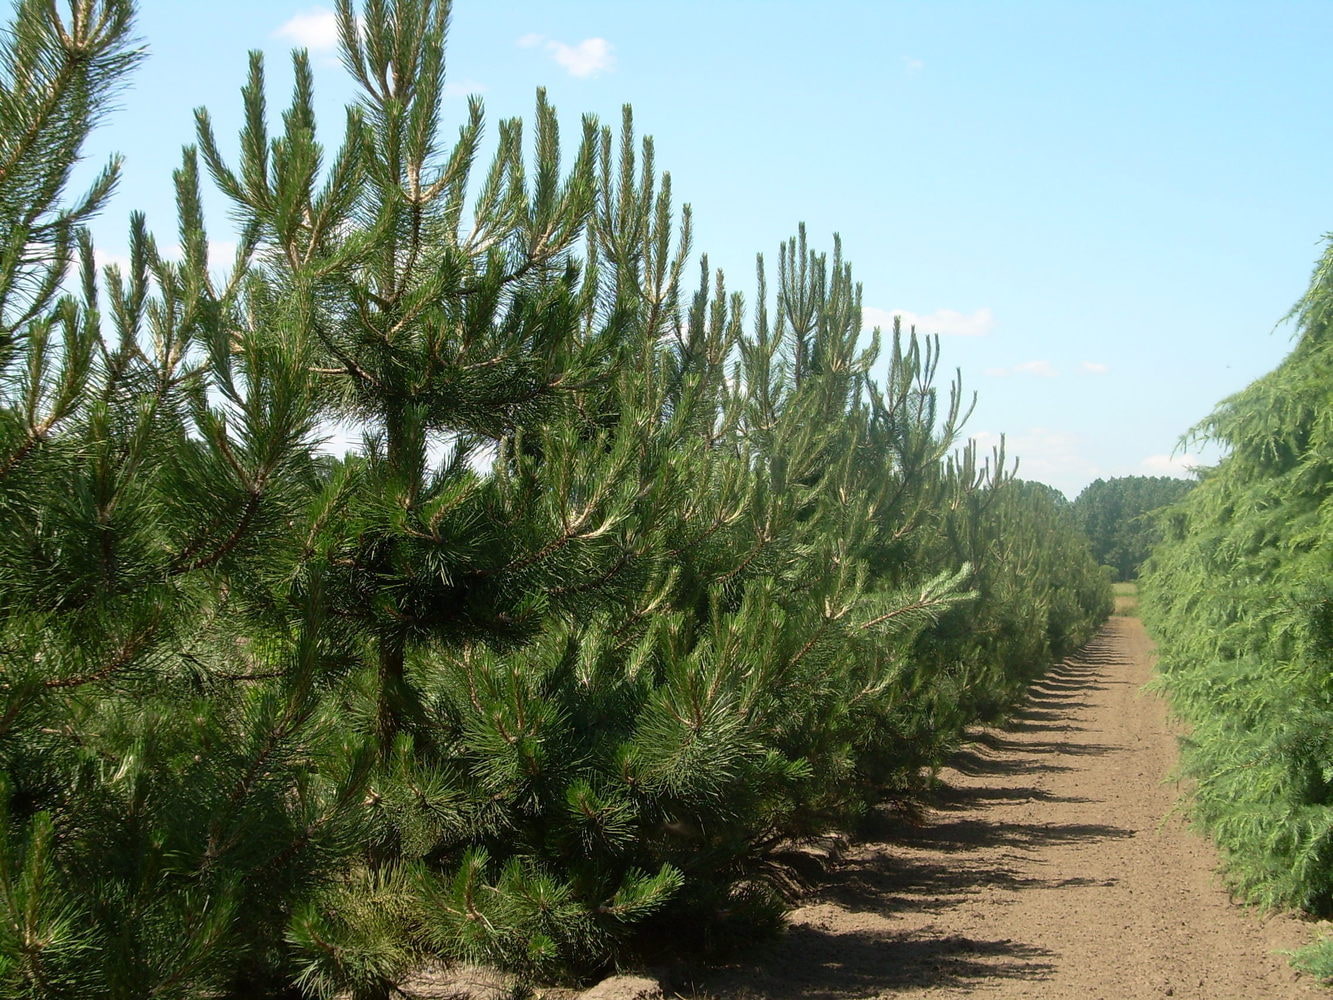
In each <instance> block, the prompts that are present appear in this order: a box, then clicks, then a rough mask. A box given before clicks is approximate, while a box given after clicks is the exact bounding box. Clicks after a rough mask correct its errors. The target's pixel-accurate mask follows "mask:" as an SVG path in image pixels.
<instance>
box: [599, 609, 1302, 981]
mask: <svg viewBox="0 0 1333 1000" xmlns="http://www.w3.org/2000/svg"><path fill="white" fill-rule="evenodd" d="M1151 661H1152V649H1151V644H1150V642H1149V640H1148V638H1147V636H1146V635H1145V634H1144V632H1143V628H1142V626H1141V625H1140V623H1139V622H1138V620H1137V619H1133V618H1113V619H1112V620H1111V621H1110V622H1108V623H1107V625H1106V626H1105V627H1104V628H1103V629H1102V631H1101V633H1100V634H1099V635H1098V636H1097V638H1096V639H1094V640H1093V642H1092V643H1091V644H1090V645H1089V646H1088V647H1087V648H1086V649H1084V650H1083V651H1082V653H1081V654H1080V655H1078V656H1076V657H1074V658H1071V659H1070V660H1068V661H1066V662H1065V663H1062V664H1060V665H1058V666H1056V667H1055V668H1053V669H1052V670H1051V671H1050V672H1049V673H1048V674H1047V676H1046V677H1045V678H1043V679H1042V680H1041V681H1039V682H1038V683H1037V684H1035V685H1033V687H1032V689H1031V692H1030V698H1029V699H1028V702H1027V704H1026V707H1025V708H1024V710H1023V711H1021V712H1019V713H1018V714H1017V716H1016V717H1015V718H1014V720H1013V722H1012V723H1011V724H1010V725H1009V726H1007V727H1006V728H1005V729H1003V730H981V731H978V732H976V733H974V734H973V738H974V742H973V743H972V744H971V745H970V746H969V747H968V748H967V749H966V750H965V751H964V752H962V753H960V754H959V755H958V758H957V760H956V761H955V762H954V766H953V767H952V768H950V769H948V770H946V771H945V772H943V773H942V775H941V779H942V783H941V792H940V795H939V798H938V801H937V802H935V803H934V805H933V806H932V808H931V809H930V810H929V812H928V814H927V816H926V817H925V818H924V821H923V822H922V823H921V824H920V825H916V826H903V825H902V824H899V825H898V826H897V827H896V828H895V829H894V830H893V831H892V834H891V836H890V837H886V841H888V842H886V843H881V844H866V845H861V846H860V847H858V848H857V849H856V850H855V851H853V852H851V853H850V854H849V855H848V856H847V857H846V858H844V859H843V860H842V862H840V863H839V864H837V865H835V866H834V867H833V869H832V870H831V871H830V872H829V874H828V875H827V876H826V879H825V882H824V884H823V886H822V887H821V888H820V889H818V890H817V891H816V892H814V893H813V894H812V895H811V896H810V897H809V899H808V900H807V902H806V903H805V905H803V906H801V907H800V908H799V909H797V910H796V911H795V912H794V913H792V915H791V921H790V929H789V930H788V931H787V933H786V934H785V935H784V936H783V937H782V939H781V940H780V941H778V942H777V943H775V944H774V945H773V946H772V947H770V948H768V949H767V950H766V951H765V952H764V953H762V954H760V955H758V956H757V957H756V958H755V959H754V960H753V961H752V962H749V963H746V964H744V965H742V966H736V967H732V968H728V969H724V970H718V971H717V972H715V973H712V974H709V975H706V976H701V977H699V978H698V979H697V981H694V982H690V983H685V982H676V983H672V984H671V992H675V993H677V995H685V996H691V995H693V996H698V997H712V998H717V1000H754V998H760V997H763V998H772V1000H789V998H790V1000H795V998H798V997H799V998H801V1000H844V998H868V997H924V996H929V997H972V996H977V997H986V998H999V1000H1003V998H1008V997H1041V998H1051V1000H1065V998H1078V1000H1121V998H1142V997H1158V996H1173V997H1177V998H1180V1000H1285V998H1289V997H1318V996H1324V997H1327V996H1328V994H1327V993H1326V992H1325V991H1323V990H1322V989H1320V988H1319V987H1318V986H1317V985H1316V984H1314V983H1313V981H1311V980H1309V979H1307V978H1304V977H1301V976H1298V975H1297V974H1296V973H1295V972H1293V971H1292V970H1291V969H1290V968H1289V967H1288V965H1287V964H1286V959H1285V958H1284V957H1282V956H1281V955H1279V954H1275V952H1276V951H1277V950H1279V949H1288V948H1294V947H1297V946H1299V945H1301V944H1304V943H1306V942H1307V941H1308V940H1309V928H1308V927H1307V926H1306V925H1304V924H1302V923H1301V922H1299V921H1297V920H1294V919H1291V918H1286V917H1268V918H1265V917H1263V916H1261V915H1260V914H1258V913H1256V912H1255V911H1253V910H1247V909H1242V908H1240V907H1238V906H1236V905H1234V904H1233V903H1231V902H1230V900H1229V899H1228V897H1227V894H1226V893H1225V891H1224V890H1223V889H1222V888H1221V885H1220V882H1219V880H1218V877H1217V876H1216V874H1215V871H1214V869H1215V866H1216V861H1217V858H1216V854H1215V852H1214V851H1213V849H1212V848H1211V847H1210V846H1209V845H1208V844H1207V843H1206V842H1205V841H1204V840H1203V839H1201V838H1200V837H1199V836H1198V835H1197V834H1195V833H1193V832H1192V831H1190V830H1189V829H1188V828H1187V827H1186V826H1185V823H1184V821H1183V819H1182V818H1181V817H1180V816H1179V815H1178V814H1177V813H1176V812H1175V809H1176V804H1177V796H1178V789H1177V787H1176V786H1175V785H1174V784H1171V783H1167V782H1166V781H1165V779H1166V778H1167V776H1168V774H1169V772H1170V770H1171V768H1172V766H1173V765H1174V763H1175V758H1176V749H1175V738H1174V735H1173V733H1172V731H1171V727H1170V725H1169V723H1168V720H1167V717H1166V712H1165V708H1164V706H1163V704H1162V702H1161V700H1160V699H1158V698H1157V697H1155V696H1152V695H1145V694H1144V693H1142V692H1141V691H1140V688H1141V686H1142V685H1143V684H1144V683H1145V682H1146V681H1147V680H1148V679H1149V676H1150V672H1151ZM633 982H635V983H637V985H634V986H632V985H631V982H628V981H627V982H626V983H625V991H623V992H626V996H628V995H629V993H630V992H633V993H634V995H636V996H643V995H644V992H643V982H644V981H643V980H641V979H640V980H635V981H633ZM598 989H599V990H601V992H600V993H597V996H598V997H600V998H604V1000H617V998H619V993H620V992H622V991H619V990H618V989H617V986H616V981H615V980H611V981H608V982H606V983H603V984H601V986H600V987H598ZM619 1000H624V998H619Z"/></svg>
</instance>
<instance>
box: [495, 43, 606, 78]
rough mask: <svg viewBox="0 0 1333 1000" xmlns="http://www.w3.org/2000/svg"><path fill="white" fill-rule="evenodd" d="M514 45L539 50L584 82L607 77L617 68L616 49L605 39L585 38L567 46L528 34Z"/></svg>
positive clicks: (566, 44)
mask: <svg viewBox="0 0 1333 1000" xmlns="http://www.w3.org/2000/svg"><path fill="white" fill-rule="evenodd" d="M517 44H518V45H519V47H520V48H524V49H535V48H537V47H539V46H540V47H541V48H542V49H544V50H545V51H546V52H547V53H548V54H549V55H550V56H551V58H552V59H554V60H555V62H556V65H558V66H560V67H561V68H562V69H564V70H565V72H567V73H568V74H569V75H570V76H576V77H580V78H583V79H587V78H589V77H594V76H599V75H600V74H602V73H609V72H610V71H611V70H613V69H615V67H616V57H615V46H613V45H612V44H611V43H610V42H608V41H607V40H606V39H605V38H585V39H584V40H583V41H581V42H577V43H576V44H574V45H569V44H568V43H566V42H562V41H559V40H557V39H554V38H547V37H546V36H545V35H538V34H536V33H529V34H526V35H523V36H521V37H520V38H519V39H518V43H517Z"/></svg>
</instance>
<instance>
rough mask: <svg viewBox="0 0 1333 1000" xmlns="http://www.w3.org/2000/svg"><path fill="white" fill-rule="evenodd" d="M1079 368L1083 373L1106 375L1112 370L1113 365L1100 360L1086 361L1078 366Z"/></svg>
mask: <svg viewBox="0 0 1333 1000" xmlns="http://www.w3.org/2000/svg"><path fill="white" fill-rule="evenodd" d="M1078 370H1079V372H1080V373H1081V374H1083V375H1105V374H1106V373H1107V372H1109V371H1110V370H1111V366H1110V365H1106V364H1102V363H1101V362H1100V361H1084V362H1082V363H1081V364H1080V365H1079V366H1078Z"/></svg>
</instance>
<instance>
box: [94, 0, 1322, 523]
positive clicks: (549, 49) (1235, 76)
mask: <svg viewBox="0 0 1333 1000" xmlns="http://www.w3.org/2000/svg"><path fill="white" fill-rule="evenodd" d="M140 10H141V18H140V34H141V35H142V37H143V39H144V41H145V42H146V43H147V45H148V48H149V51H150V55H149V58H148V60H147V61H146V62H145V63H144V64H143V65H142V66H141V67H140V68H139V69H138V70H137V72H136V74H135V76H134V78H133V81H132V84H131V87H130V88H129V89H128V90H127V91H126V92H125V93H124V94H123V95H122V97H121V100H120V102H119V105H120V106H119V110H118V111H117V112H116V113H115V114H114V115H113V116H112V117H111V118H110V119H109V121H108V123H107V124H106V125H105V126H104V127H103V128H102V129H101V130H100V131H99V132H98V133H97V135H96V136H95V141H94V143H93V144H92V148H91V150H90V154H91V155H92V156H93V157H94V158H96V157H100V156H102V155H105V153H106V152H108V151H110V150H113V149H115V150H119V151H121V152H122V153H124V154H125V156H126V166H125V175H124V182H123V184H122V187H121V189H120V192H119V194H118V195H117V198H116V200H115V201H114V203H113V204H112V206H111V208H110V209H109V210H108V212H107V213H106V214H105V215H104V216H103V218H102V219H101V220H100V221H99V223H98V225H97V228H96V236H97V240H98V244H99V246H100V247H101V249H102V251H103V252H104V253H105V254H107V255H109V256H113V257H114V256H116V255H118V254H121V253H123V252H124V245H125V238H124V235H123V234H124V232H125V221H126V218H127V216H128V214H129V212H130V211H131V210H133V209H136V208H139V209H143V210H145V211H147V212H148V214H149V222H150V225H151V226H152V227H153V228H154V229H155V230H156V231H157V232H158V233H159V238H160V239H161V241H162V242H164V243H168V242H171V237H170V234H171V232H172V231H173V228H174V210H173V208H172V192H171V185H170V173H171V170H172V168H173V167H174V166H175V165H176V163H177V162H178V160H179V150H180V147H181V145H182V144H183V143H185V142H188V141H191V138H192V134H193V133H192V130H193V117H192V111H193V109H194V108H195V107H198V106H201V105H202V106H207V107H208V108H209V110H210V112H211V113H212V115H213V117H214V121H215V124H216V126H217V128H218V132H219V135H220V137H221V138H223V141H224V146H225V147H227V148H231V149H234V138H233V137H234V135H235V131H236V127H237V123H238V111H239V96H238V91H239V88H240V86H241V84H242V82H243V80H244V76H245V72H246V60H247V55H246V54H247V52H248V51H249V50H250V49H261V50H263V51H264V52H265V53H266V56H267V60H268V67H269V72H270V84H271V94H270V107H271V108H272V109H274V112H275V114H276V112H277V111H278V110H280V109H281V107H282V106H284V100H285V95H286V92H287V89H288V86H289V82H290V70H289V59H288V55H287V53H288V52H289V51H290V49H291V48H292V47H293V46H294V45H298V44H300V45H306V46H308V47H309V48H310V49H311V52H312V55H313V58H314V63H315V71H316V87H317V92H318V96H319V100H320V106H321V108H322V109H323V111H322V121H323V122H324V123H326V124H327V125H328V126H331V128H330V129H329V131H328V132H327V133H326V142H327V144H329V145H334V144H335V143H336V136H335V134H334V132H333V128H332V127H336V126H337V125H338V124H339V122H340V119H341V115H340V113H339V109H340V108H341V106H342V105H343V104H344V103H345V102H346V101H348V100H349V99H351V98H352V97H353V94H352V92H351V90H350V88H349V85H348V83H347V82H346V80H345V79H344V77H343V74H342V71H341V70H340V69H339V68H338V67H337V63H336V57H335V55H334V53H333V51H332V49H331V48H330V47H329V46H330V44H331V42H332V36H331V32H330V31H329V18H328V11H327V7H323V8H322V7H321V6H320V5H319V4H318V3H312V2H308V0H298V2H288V0H264V2H259V0H232V2H231V3H228V4H226V5H221V4H214V3H205V2H202V0H140ZM1330 37H1333V4H1330V3H1327V2H1308V3H1296V2H1280V0H1279V2H1267V3H1263V4H1259V3H1253V2H1249V3H1229V2H1223V0H1212V2H1199V3H1188V2H1172V3H1159V2H1158V3H1147V2H1144V3H1129V2H1118V3H1112V2H1099V3H1095V2H1078V3H1073V2H1009V3H998V2H950V0H934V2H925V0H922V2H887V0H885V2H870V0H864V2H849V0H824V2H821V3H818V4H816V3H813V2H800V3H798V2H782V0H710V2H698V0H677V2H676V3H674V4H672V5H670V6H669V7H667V6H663V5H660V4H647V3H639V2H632V0H602V2H576V0H560V2H553V0H545V2H532V0H507V2H505V3H494V2H492V3H486V2H482V0H456V3H455V9H454V16H453V21H452V29H451V35H450V47H449V77H450V80H451V85H452V89H453V91H454V92H455V96H454V97H453V98H452V101H451V103H450V104H448V105H447V106H446V114H447V115H448V116H450V117H453V118H459V117H461V115H462V112H463V110H464V97H463V95H464V94H466V93H477V94H480V95H481V97H482V98H483V100H484V101H485V105H486V110H487V117H488V121H489V122H491V123H492V130H491V134H494V129H493V123H494V122H496V121H497V120H498V119H499V118H502V117H509V116H514V115H518V116H522V117H530V114H531V109H532V104H533V95H534V91H535V88H537V87H538V86H545V87H546V88H547V90H548V94H549V95H550V97H551V100H552V102H553V103H554V104H555V106H556V108H557V109H558V110H559V112H560V115H561V120H562V123H563V124H564V125H565V127H566V129H567V131H568V132H569V133H571V134H572V133H574V132H576V131H577V128H578V123H579V118H580V116H581V115H582V114H584V113H592V114H595V115H597V116H598V117H599V118H600V119H602V120H603V121H606V122H609V123H612V124H614V123H617V122H618V121H619V115H620V107H621V105H622V104H625V103H629V104H631V105H633V107H634V111H635V118H636V123H637V125H638V127H639V129H640V131H641V132H646V133H650V134H652V135H653V136H654V137H655V139H656V144H657V154H658V164H659V166H660V167H661V168H663V169H667V170H669V171H670V172H671V174H672V180H673V186H674V190H675V192H676V194H677V197H678V198H679V199H680V200H683V201H688V202H690V203H691V205H692V206H693V209H694V218H695V248H696V251H706V252H707V253H708V254H709V257H710V261H711V262H712V263H713V264H714V265H715V266H721V267H723V268H724V269H725V270H726V272H727V274H728V277H729V279H730V283H731V285H732V286H733V287H736V288H739V289H741V290H744V291H747V292H748V291H749V290H750V289H751V288H752V284H753V271H754V263H753V262H754V254H755V253H756V252H758V251H762V252H764V253H765V254H766V256H768V257H769V258H770V259H772V257H773V253H774V251H775V249H776V247H777V245H778V244H779V242H780V241H781V240H783V239H784V238H785V237H787V236H788V235H790V234H792V233H794V232H795V229H796V226H797V224H798V223H799V222H802V221H803V222H805V223H806V224H807V226H808V229H809V232H810V235H811V238H812V241H813V242H814V243H815V244H816V245H819V246H824V247H831V244H832V234H833V233H834V232H838V233H840V234H841V235H842V239H843V246H844V251H845V254H846V256H847V257H848V259H850V260H851V261H852V263H853V265H854V268H855V271H856V275H857V277H858V278H859V280H860V281H861V282H862V283H863V284H864V289H865V305H866V306H867V319H868V321H870V322H873V321H876V320H880V321H882V320H885V319H886V318H887V317H888V316H890V315H892V313H894V312H900V313H904V314H907V315H909V316H911V317H916V318H917V322H918V328H919V329H920V330H922V331H923V332H938V333H940V334H941V336H942V347H943V355H944V356H943V365H944V366H945V367H946V368H954V367H957V368H960V369H961V370H962V377H963V381H964V383H965V385H966V387H967V388H968V389H969V390H976V391H977V392H978V394H979V397H980V402H979V405H978V407H977V410H976V412H975V414H974V416H973V418H972V420H971V422H970V423H969V425H968V427H967V428H966V432H965V433H967V434H970V435H975V436H976V437H977V438H978V439H979V440H980V441H981V442H982V443H983V444H986V445H988V446H989V444H991V443H993V442H994V441H995V440H997V438H998V435H999V434H1000V433H1005V434H1006V435H1007V437H1008V441H1009V451H1010V454H1011V455H1017V456H1019V458H1020V460H1021V467H1020V475H1022V476H1024V477H1026V478H1032V479H1038V480H1041V481H1044V482H1048V483H1050V484H1052V485H1054V486H1056V487H1058V488H1059V489H1061V490H1063V491H1064V492H1065V493H1066V494H1067V495H1069V496H1070V497H1073V496H1075V495H1076V494H1077V493H1078V491H1079V490H1080V489H1081V488H1082V487H1083V486H1085V485H1086V484H1087V483H1088V482H1090V481H1091V480H1093V479H1095V478H1097V477H1099V476H1100V477H1107V476H1115V475H1132V474H1157V473H1162V472H1168V471H1172V470H1174V469H1178V468H1179V467H1180V465H1181V464H1182V462H1184V461H1188V458H1182V456H1181V455H1179V454H1177V455H1176V456H1175V457H1174V458H1172V457H1170V456H1171V454H1172V452H1173V450H1174V449H1176V447H1177V443H1178V439H1179V438H1180V436H1181V435H1182V433H1184V432H1185V431H1187V430H1188V429H1189V427H1190V426H1192V425H1193V424H1194V423H1196V422H1197V421H1198V420H1200V419H1202V418H1203V417H1204V416H1206V415H1207V413H1208V412H1209V411H1210V410H1211V409H1212V407H1213V406H1214V405H1215V404H1216V403H1217V402H1218V401H1219V400H1221V399H1222V398H1223V397H1225V396H1226V395H1228V394H1229V393H1232V392H1234V391H1236V390H1238V389H1240V388H1241V387H1243V386H1244V385H1245V384H1247V383H1248V382H1250V381H1251V380H1253V379H1254V378H1256V377H1257V376H1259V375H1261V374H1262V373H1263V372H1265V371H1267V370H1269V369H1271V368H1272V367H1273V366H1274V365H1275V364H1277V362H1278V361H1279V360H1280V359H1281V357H1282V356H1283V355H1284V354H1285V353H1286V352H1287V350H1288V349H1289V347H1290V330H1288V329H1287V328H1285V327H1281V328H1278V329H1276V330H1275V329H1274V328H1275V325H1276V324H1277V323H1278V321H1279V320H1280V319H1281V318H1282V317H1283V315H1284V314H1285V313H1286V311H1287V309H1288V308H1289V307H1290V306H1291V305H1292V303H1293V302H1294V301H1295V299H1296V298H1297V297H1298V296H1299V295H1300V294H1301V292H1302V291H1303V290H1304V288H1305V285H1306V282H1307V280H1308V277H1309V273H1310V269H1311V266H1312V265H1313V262H1314V260H1315V258H1316V256H1317V255H1318V254H1319V252H1320V248H1321V240H1322V236H1323V234H1324V233H1325V232H1326V231H1328V230H1333V204H1331V203H1330V202H1333V185H1330V183H1329V176H1328V173H1329V167H1330V164H1333V117H1330V116H1329V115H1328V113H1327V98H1328V94H1329V93H1330V92H1333V87H1331V86H1330V84H1333V62H1331V61H1330V60H1329V59H1328V58H1327V40H1328V39H1329V38H1330ZM212 204H213V206H214V210H213V211H212V214H211V228H212V235H213V236H214V238H215V239H217V240H218V241H219V242H224V243H225V241H226V240H227V239H228V232H227V229H228V226H227V220H226V211H225V206H224V205H223V204H222V202H221V201H220V200H214V201H213V202H212ZM1195 453H1196V454H1197V449H1195ZM1214 456H1215V452H1208V451H1205V452H1204V453H1203V457H1204V458H1205V460H1208V459H1210V458H1212V457H1214Z"/></svg>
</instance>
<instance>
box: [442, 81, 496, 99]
mask: <svg viewBox="0 0 1333 1000" xmlns="http://www.w3.org/2000/svg"><path fill="white" fill-rule="evenodd" d="M484 93H486V85H485V84H484V83H478V82H477V81H476V80H471V79H469V80H459V81H458V82H457V83H446V84H445V85H444V96H445V97H470V96H471V95H473V94H484Z"/></svg>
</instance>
